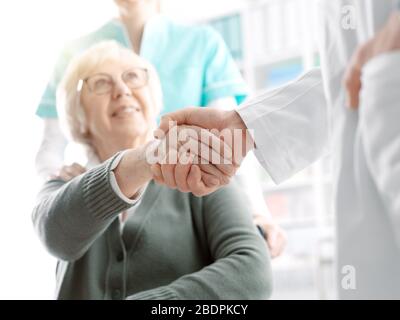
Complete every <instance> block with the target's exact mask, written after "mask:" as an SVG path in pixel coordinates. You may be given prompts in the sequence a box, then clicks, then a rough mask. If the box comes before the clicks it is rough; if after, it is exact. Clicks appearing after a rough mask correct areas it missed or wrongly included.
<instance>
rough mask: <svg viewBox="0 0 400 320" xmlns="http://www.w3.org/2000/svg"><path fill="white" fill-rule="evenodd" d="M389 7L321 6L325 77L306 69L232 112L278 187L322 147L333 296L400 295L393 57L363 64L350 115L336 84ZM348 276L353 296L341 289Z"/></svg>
mask: <svg viewBox="0 0 400 320" xmlns="http://www.w3.org/2000/svg"><path fill="white" fill-rule="evenodd" d="M346 5H350V6H353V7H354V9H355V12H356V13H357V16H356V19H357V20H356V29H354V30H353V29H346V28H343V27H342V25H341V19H342V18H343V11H342V10H343V7H344V6H346ZM396 7H397V8H398V1H393V0H379V1H378V0H375V1H374V0H353V1H350V0H323V1H321V3H320V9H321V17H322V21H323V28H322V30H321V31H322V32H321V43H320V44H321V50H320V51H321V52H320V53H321V65H322V74H323V77H322V76H321V72H320V70H318V69H315V70H312V71H310V72H309V73H307V74H306V75H304V76H303V77H301V78H300V79H298V80H296V81H295V82H293V83H291V84H289V85H287V86H285V87H283V88H280V89H277V90H274V91H272V92H270V93H266V94H264V95H262V96H259V97H255V98H253V99H251V100H249V101H247V102H246V103H245V104H244V105H242V106H241V107H240V109H239V114H240V116H241V117H242V119H243V120H244V122H245V123H246V125H247V126H248V128H250V129H253V130H254V140H255V143H256V150H255V154H256V156H257V159H258V160H259V161H260V163H261V164H262V165H263V167H264V168H265V169H266V170H267V171H268V172H269V174H270V175H271V177H272V178H273V179H274V180H275V182H277V183H279V182H281V181H283V180H285V179H286V178H288V177H290V176H292V175H293V174H295V173H296V172H298V171H300V170H302V169H303V168H305V167H306V166H308V165H309V164H311V163H312V162H313V161H314V160H316V159H318V158H319V157H320V156H321V155H322V154H323V153H324V152H325V150H328V149H330V152H331V153H332V155H333V158H334V164H335V166H334V167H335V169H334V173H335V174H334V176H335V181H334V185H335V193H334V202H335V212H336V221H337V228H336V230H337V288H338V297H339V298H341V299H353V298H354V299H357V298H361V299H369V298H378V299H380V298H400V51H397V52H392V53H388V54H384V55H381V56H379V57H376V58H374V59H373V60H371V61H370V62H369V63H368V64H367V65H366V66H365V68H364V71H363V79H362V81H363V90H362V92H361V104H360V108H359V110H358V111H352V110H349V109H347V108H346V107H345V91H344V88H343V86H342V78H343V75H344V71H345V68H346V65H347V63H348V61H349V60H350V57H351V54H352V53H353V51H354V49H355V48H356V46H357V44H359V43H362V42H364V41H365V40H366V39H367V38H368V37H370V36H371V35H372V34H373V33H374V32H376V31H377V30H378V29H379V28H380V27H381V26H382V25H383V24H384V23H385V22H386V20H387V18H388V16H389V14H390V12H391V11H393V10H395V9H396ZM346 266H351V267H350V268H351V269H347V267H346ZM353 268H354V269H353ZM349 270H352V271H353V270H354V271H355V273H354V275H355V289H353V288H352V287H351V286H350V287H348V286H346V283H343V281H345V280H344V278H345V277H346V275H348V274H349V273H347V272H349ZM352 271H351V272H352ZM342 272H345V274H343V273H342Z"/></svg>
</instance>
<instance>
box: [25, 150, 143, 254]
mask: <svg viewBox="0 0 400 320" xmlns="http://www.w3.org/2000/svg"><path fill="white" fill-rule="evenodd" d="M118 156H119V154H117V155H115V156H114V157H113V158H111V159H109V160H107V161H105V162H104V163H103V164H101V165H99V166H97V167H95V168H93V169H92V170H89V171H87V172H86V173H84V174H82V175H80V176H77V177H75V178H74V179H72V180H70V181H69V182H67V183H66V182H64V181H62V180H51V181H49V182H47V183H46V184H45V185H44V187H43V188H42V190H41V191H40V193H39V195H38V201H37V204H36V206H35V207H34V209H33V213H32V220H33V224H34V227H35V231H36V232H37V234H38V235H39V238H40V240H41V241H42V242H43V244H44V245H45V247H46V248H47V250H48V251H49V252H50V253H51V254H52V255H54V256H55V257H56V258H58V259H60V260H65V261H74V260H77V259H79V258H80V257H82V256H83V255H84V253H85V252H86V251H87V250H88V249H89V247H90V246H91V245H92V243H93V242H94V241H95V240H96V239H97V237H98V236H99V235H100V234H101V233H102V232H103V231H104V230H105V229H106V228H107V227H108V225H109V224H110V223H111V222H112V221H113V219H114V218H115V217H116V216H117V215H118V214H119V213H120V212H122V211H124V210H126V209H128V208H130V207H132V206H133V205H134V204H135V203H136V202H132V201H126V200H125V199H124V198H122V197H120V196H119V194H118V192H116V190H115V187H113V185H112V183H111V181H110V170H111V169H112V166H113V161H114V160H115V159H117V158H118Z"/></svg>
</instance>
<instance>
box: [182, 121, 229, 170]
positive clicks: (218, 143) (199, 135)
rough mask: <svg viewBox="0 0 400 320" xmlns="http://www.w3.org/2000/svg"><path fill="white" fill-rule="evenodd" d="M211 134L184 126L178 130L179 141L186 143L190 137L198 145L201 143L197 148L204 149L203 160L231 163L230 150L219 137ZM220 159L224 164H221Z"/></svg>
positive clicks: (197, 128) (208, 131)
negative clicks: (204, 156) (204, 155)
mask: <svg viewBox="0 0 400 320" xmlns="http://www.w3.org/2000/svg"><path fill="white" fill-rule="evenodd" d="M213 132H214V133H215V132H216V131H215V130H214V131H213ZM213 132H211V131H210V130H207V129H204V128H201V127H198V126H184V127H181V128H180V131H179V139H180V140H181V141H182V140H183V141H186V140H188V138H189V137H190V138H192V139H194V140H195V141H197V142H198V143H199V142H201V144H199V146H200V147H201V148H204V152H205V153H207V154H206V156H207V158H205V159H209V161H210V162H212V163H229V164H230V163H232V157H233V150H232V148H231V147H230V145H229V144H228V143H227V142H225V141H224V140H223V139H221V138H220V137H219V135H216V134H214V133H213ZM228 140H229V137H228ZM231 140H232V139H231ZM208 149H210V151H209V150H208ZM221 158H222V159H223V160H224V162H222V160H221Z"/></svg>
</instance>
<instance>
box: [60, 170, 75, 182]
mask: <svg viewBox="0 0 400 320" xmlns="http://www.w3.org/2000/svg"><path fill="white" fill-rule="evenodd" d="M58 176H59V177H60V179H61V180H64V181H65V182H68V181H70V180H71V179H72V178H73V176H71V175H70V174H69V173H68V172H67V171H65V170H61V171H60V173H59V175H58Z"/></svg>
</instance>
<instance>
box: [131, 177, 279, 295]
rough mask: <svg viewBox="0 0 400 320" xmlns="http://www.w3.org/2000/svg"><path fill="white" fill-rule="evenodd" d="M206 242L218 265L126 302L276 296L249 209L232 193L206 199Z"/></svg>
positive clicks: (262, 243) (224, 191)
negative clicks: (272, 292) (272, 294)
mask: <svg viewBox="0 0 400 320" xmlns="http://www.w3.org/2000/svg"><path fill="white" fill-rule="evenodd" d="M202 203H203V212H202V214H203V219H204V228H205V230H206V232H205V233H206V238H207V239H206V241H207V244H208V247H209V250H210V253H211V256H212V258H213V260H214V262H213V263H212V264H210V265H208V266H206V267H204V268H203V269H201V270H199V271H198V272H195V273H192V274H188V275H184V276H182V277H181V278H179V279H177V280H175V281H174V282H172V283H170V284H169V285H166V286H162V287H158V288H154V289H151V290H147V291H143V292H139V293H136V294H134V295H132V296H130V297H128V299H131V300H133V299H135V300H136V299H139V300H140V299H184V300H197V299H204V300H216V299H266V298H268V297H269V296H270V294H271V291H272V276H271V266H270V257H269V252H268V249H267V246H266V244H265V241H263V239H262V238H261V236H260V235H259V234H258V233H257V230H256V227H255V226H254V224H253V222H252V219H251V212H250V210H249V206H248V204H247V202H246V201H245V200H243V195H242V194H241V193H240V192H239V191H238V189H236V187H234V186H233V185H232V184H231V185H230V186H227V187H224V188H222V189H220V190H218V191H216V192H214V193H213V194H211V195H209V196H207V197H204V198H203V201H202Z"/></svg>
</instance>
